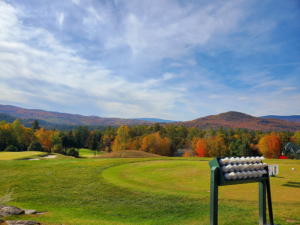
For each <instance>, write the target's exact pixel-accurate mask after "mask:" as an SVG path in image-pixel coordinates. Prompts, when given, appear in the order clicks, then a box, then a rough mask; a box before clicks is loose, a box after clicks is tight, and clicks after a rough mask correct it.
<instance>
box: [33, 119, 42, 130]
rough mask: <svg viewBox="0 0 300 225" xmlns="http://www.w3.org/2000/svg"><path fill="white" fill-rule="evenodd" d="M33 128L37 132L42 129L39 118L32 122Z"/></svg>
mask: <svg viewBox="0 0 300 225" xmlns="http://www.w3.org/2000/svg"><path fill="white" fill-rule="evenodd" d="M31 129H32V130H33V132H35V131H36V130H39V129H41V127H40V125H39V122H38V121H37V120H34V121H33V122H32V123H31Z"/></svg>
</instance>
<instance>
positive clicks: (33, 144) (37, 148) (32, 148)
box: [28, 141, 44, 152]
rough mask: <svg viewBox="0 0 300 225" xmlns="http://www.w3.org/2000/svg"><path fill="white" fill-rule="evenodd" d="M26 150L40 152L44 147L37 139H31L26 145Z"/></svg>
mask: <svg viewBox="0 0 300 225" xmlns="http://www.w3.org/2000/svg"><path fill="white" fill-rule="evenodd" d="M28 151H37V152H42V151H44V148H43V146H42V144H41V143H40V142H39V141H33V142H31V143H30V145H29V147H28Z"/></svg>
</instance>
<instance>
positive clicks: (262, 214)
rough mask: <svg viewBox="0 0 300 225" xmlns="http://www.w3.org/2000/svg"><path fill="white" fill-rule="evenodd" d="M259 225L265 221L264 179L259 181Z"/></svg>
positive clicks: (262, 224)
mask: <svg viewBox="0 0 300 225" xmlns="http://www.w3.org/2000/svg"><path fill="white" fill-rule="evenodd" d="M258 204H259V225H264V224H266V222H267V215H266V211H267V209H266V205H267V202H266V180H262V181H260V182H259V203H258Z"/></svg>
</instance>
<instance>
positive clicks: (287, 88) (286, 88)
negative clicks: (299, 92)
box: [282, 87, 297, 91]
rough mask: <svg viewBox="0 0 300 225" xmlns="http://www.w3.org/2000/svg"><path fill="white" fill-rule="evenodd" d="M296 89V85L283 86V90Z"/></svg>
mask: <svg viewBox="0 0 300 225" xmlns="http://www.w3.org/2000/svg"><path fill="white" fill-rule="evenodd" d="M295 89H297V88H296V87H283V88H282V90H287V91H289V90H295Z"/></svg>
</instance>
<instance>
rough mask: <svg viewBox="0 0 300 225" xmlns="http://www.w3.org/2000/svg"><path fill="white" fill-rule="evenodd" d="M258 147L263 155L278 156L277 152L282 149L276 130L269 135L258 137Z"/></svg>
mask: <svg viewBox="0 0 300 225" xmlns="http://www.w3.org/2000/svg"><path fill="white" fill-rule="evenodd" d="M258 148H259V151H260V152H261V153H262V154H263V156H264V157H266V158H267V157H268V158H278V155H279V152H280V150H281V149H282V143H281V141H280V140H279V138H278V136H277V135H276V132H272V133H271V134H270V135H269V134H266V135H265V136H264V137H262V138H261V139H260V141H259V143H258Z"/></svg>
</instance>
